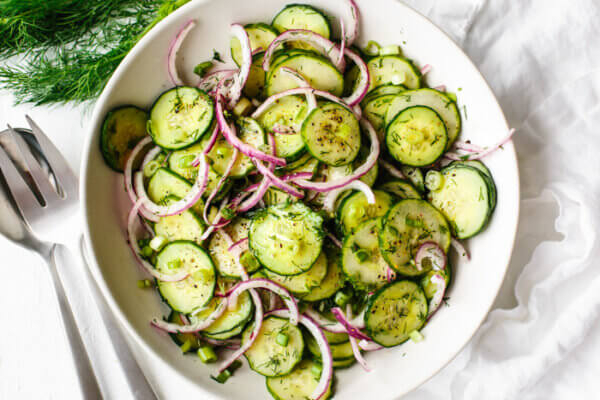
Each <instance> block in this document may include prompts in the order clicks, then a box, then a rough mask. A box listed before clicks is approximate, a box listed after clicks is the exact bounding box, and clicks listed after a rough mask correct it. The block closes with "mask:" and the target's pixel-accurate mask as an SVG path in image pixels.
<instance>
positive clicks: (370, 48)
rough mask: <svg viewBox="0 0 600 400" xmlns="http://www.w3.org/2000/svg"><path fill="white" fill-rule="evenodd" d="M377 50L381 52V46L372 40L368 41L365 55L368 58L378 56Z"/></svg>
mask: <svg viewBox="0 0 600 400" xmlns="http://www.w3.org/2000/svg"><path fill="white" fill-rule="evenodd" d="M379 50H381V46H380V45H379V43H377V42H376V41H374V40H369V43H367V47H365V53H367V55H370V56H376V55H379Z"/></svg>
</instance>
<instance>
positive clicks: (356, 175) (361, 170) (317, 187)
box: [296, 119, 380, 192]
mask: <svg viewBox="0 0 600 400" xmlns="http://www.w3.org/2000/svg"><path fill="white" fill-rule="evenodd" d="M360 123H361V124H362V126H363V128H365V130H366V131H367V133H368V134H369V139H370V140H371V148H370V151H369V156H368V157H367V159H366V160H365V163H364V164H363V165H361V166H360V167H358V168H357V169H356V170H355V171H354V172H353V173H352V175H349V176H346V177H343V178H341V179H338V180H334V181H329V182H311V181H306V180H298V181H296V184H297V185H298V186H300V187H301V188H304V189H309V190H314V191H317V192H329V191H331V190H334V189H339V188H341V187H344V186H346V185H347V184H349V183H350V182H353V181H355V180H357V179H360V178H362V177H363V176H364V175H365V174H367V173H368V172H369V171H370V170H371V168H373V166H374V165H375V163H376V162H377V159H378V158H379V152H380V147H379V139H378V138H377V132H375V129H373V125H371V123H370V122H369V121H367V120H366V119H362V120H361V121H360Z"/></svg>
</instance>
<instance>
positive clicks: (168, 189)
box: [147, 168, 204, 213]
mask: <svg viewBox="0 0 600 400" xmlns="http://www.w3.org/2000/svg"><path fill="white" fill-rule="evenodd" d="M191 188H192V184H191V183H189V182H188V181H187V180H185V179H184V178H182V177H181V176H179V175H177V174H176V173H175V172H173V171H171V170H169V169H166V168H159V169H157V170H156V172H155V173H154V175H152V178H150V181H149V182H148V189H147V193H148V198H150V200H152V201H153V202H154V203H156V204H163V205H164V204H168V202H169V201H170V199H169V198H170V197H172V196H174V197H177V198H180V199H181V198H184V197H185V195H186V194H187V193H188V192H189V191H190V189H191ZM192 210H193V211H195V212H196V213H202V212H203V211H204V201H202V199H200V200H198V202H197V203H196V204H194V206H193V207H192Z"/></svg>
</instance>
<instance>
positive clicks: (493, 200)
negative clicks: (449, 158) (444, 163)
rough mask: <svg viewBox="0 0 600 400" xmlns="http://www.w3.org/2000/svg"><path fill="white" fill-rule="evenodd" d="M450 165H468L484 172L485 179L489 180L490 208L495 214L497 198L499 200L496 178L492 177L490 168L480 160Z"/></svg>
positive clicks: (454, 162) (457, 162) (455, 162)
mask: <svg viewBox="0 0 600 400" xmlns="http://www.w3.org/2000/svg"><path fill="white" fill-rule="evenodd" d="M450 165H467V166H469V167H473V168H476V169H478V170H479V171H480V172H482V173H483V174H484V175H485V177H486V178H487V179H486V182H487V184H488V189H489V191H490V207H491V209H492V212H494V209H495V208H496V198H497V193H496V183H495V182H494V177H493V176H492V173H491V172H490V170H489V169H488V167H486V166H485V164H484V163H482V162H481V161H478V160H471V161H453V162H452V164H450Z"/></svg>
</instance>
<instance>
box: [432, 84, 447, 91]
mask: <svg viewBox="0 0 600 400" xmlns="http://www.w3.org/2000/svg"><path fill="white" fill-rule="evenodd" d="M432 89H434V90H437V91H438V92H445V91H446V85H438V86H434V87H433V88H432Z"/></svg>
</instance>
